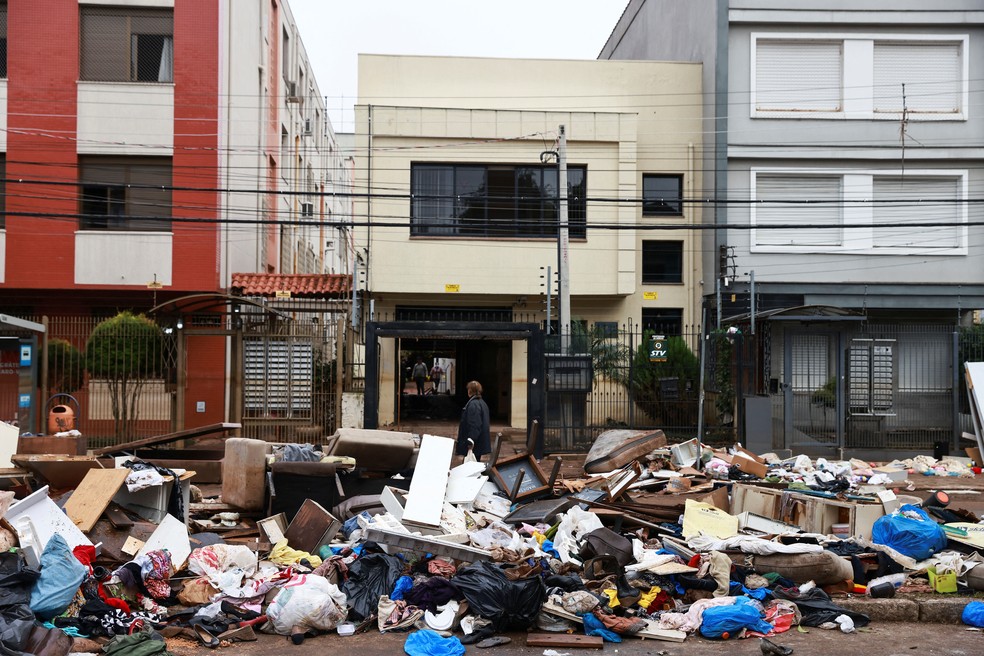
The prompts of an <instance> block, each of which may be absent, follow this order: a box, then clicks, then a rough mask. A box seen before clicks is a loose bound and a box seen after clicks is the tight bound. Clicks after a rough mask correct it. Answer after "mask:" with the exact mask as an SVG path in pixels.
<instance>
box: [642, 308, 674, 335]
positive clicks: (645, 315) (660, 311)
mask: <svg viewBox="0 0 984 656" xmlns="http://www.w3.org/2000/svg"><path fill="white" fill-rule="evenodd" d="M642 329H643V330H646V331H652V332H653V333H656V334H659V335H666V336H667V337H671V336H678V335H682V334H683V310H682V309H679V308H642Z"/></svg>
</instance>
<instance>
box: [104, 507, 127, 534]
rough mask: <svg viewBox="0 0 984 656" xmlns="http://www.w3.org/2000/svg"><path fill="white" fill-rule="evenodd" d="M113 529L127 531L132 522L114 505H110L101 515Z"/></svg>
mask: <svg viewBox="0 0 984 656" xmlns="http://www.w3.org/2000/svg"><path fill="white" fill-rule="evenodd" d="M103 514H104V515H105V516H106V519H108V520H109V523H110V524H112V525H113V528H119V529H128V528H130V527H132V526H133V520H132V519H130V516H129V515H127V514H126V512H124V511H123V509H122V508H120V507H119V506H118V505H116V504H115V503H111V504H110V505H109V507H108V508H106V510H105V512H104V513H103Z"/></svg>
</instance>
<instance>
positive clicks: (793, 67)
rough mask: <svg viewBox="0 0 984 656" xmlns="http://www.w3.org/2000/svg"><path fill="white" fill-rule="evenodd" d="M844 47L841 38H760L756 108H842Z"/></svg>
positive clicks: (792, 109) (823, 110)
mask: <svg viewBox="0 0 984 656" xmlns="http://www.w3.org/2000/svg"><path fill="white" fill-rule="evenodd" d="M841 50H842V46H841V42H839V41H837V42H822V41H806V40H797V41H789V40H786V41H779V40H760V41H758V42H757V44H756V51H755V109H757V110H758V111H797V110H798V111H803V110H806V111H815V112H839V111H841V108H842V105H841V96H842V94H841V87H842V81H841V80H842V74H841V69H842V64H841V62H842V59H843V57H842V52H841Z"/></svg>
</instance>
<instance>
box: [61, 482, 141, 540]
mask: <svg viewBox="0 0 984 656" xmlns="http://www.w3.org/2000/svg"><path fill="white" fill-rule="evenodd" d="M130 473H131V472H130V470H129V469H90V470H89V471H88V472H87V473H86V475H85V478H83V479H82V482H81V483H80V484H79V486H78V487H77V488H75V492H73V493H72V496H71V498H70V499H69V500H68V501H67V502H66V503H65V514H66V515H68V518H69V519H71V520H72V523H74V524H75V525H76V526H78V527H79V529H80V530H81V531H82V532H83V533H88V532H89V531H91V530H92V527H93V526H95V525H96V522H98V521H99V518H100V517H102V514H103V511H105V510H106V507H107V506H109V502H110V501H112V499H113V497H114V496H115V495H116V493H117V492H118V491H119V489H120V487H122V485H123V481H125V480H126V477H127V476H129V475H130Z"/></svg>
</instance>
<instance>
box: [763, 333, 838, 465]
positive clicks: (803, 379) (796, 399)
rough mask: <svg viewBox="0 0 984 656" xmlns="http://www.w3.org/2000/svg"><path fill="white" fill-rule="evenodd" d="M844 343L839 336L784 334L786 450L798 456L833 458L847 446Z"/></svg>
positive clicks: (782, 398)
mask: <svg viewBox="0 0 984 656" xmlns="http://www.w3.org/2000/svg"><path fill="white" fill-rule="evenodd" d="M841 339H842V338H841V335H840V333H838V332H834V331H830V332H823V331H818V330H810V331H800V330H787V331H784V333H783V340H782V345H783V354H782V355H783V357H782V359H781V362H782V363H783V364H782V372H781V377H780V380H781V383H780V386H779V390H778V392H777V393H778V396H779V399H778V400H779V402H780V404H781V405H780V407H781V409H782V412H781V414H780V416H781V417H782V420H781V421H782V424H781V426H782V435H783V444H784V446H785V448H787V449H791V450H792V451H793V452H794V453H820V454H823V453H830V454H833V452H834V450H835V449H836V448H837V447H839V446H841V444H842V437H843V427H842V420H841V417H842V415H841V414H840V412H839V407H840V399H841V398H842V395H843V390H842V387H841V386H842V377H841V375H840V373H841V356H840V353H841V347H840V343H841ZM775 405H776V404H775V403H774V406H775Z"/></svg>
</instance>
